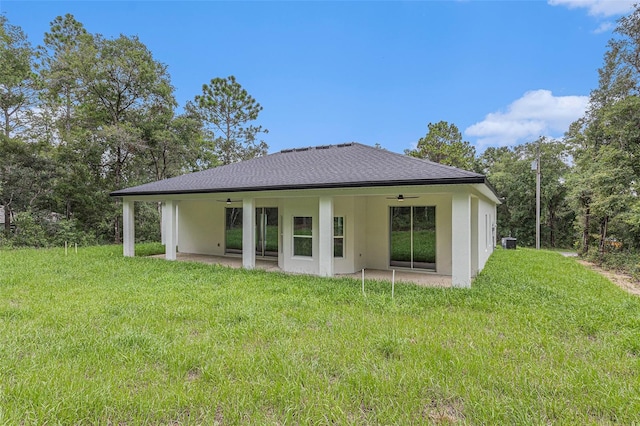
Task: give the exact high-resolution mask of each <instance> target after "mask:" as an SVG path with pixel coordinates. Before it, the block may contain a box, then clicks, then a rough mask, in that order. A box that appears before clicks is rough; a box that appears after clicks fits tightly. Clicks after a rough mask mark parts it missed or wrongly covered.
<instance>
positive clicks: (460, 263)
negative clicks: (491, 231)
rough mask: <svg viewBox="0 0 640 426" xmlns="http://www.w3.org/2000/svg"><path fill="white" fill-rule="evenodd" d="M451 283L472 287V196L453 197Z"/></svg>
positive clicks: (455, 195) (455, 285)
mask: <svg viewBox="0 0 640 426" xmlns="http://www.w3.org/2000/svg"><path fill="white" fill-rule="evenodd" d="M451 259H452V260H451V262H452V265H451V266H452V268H451V269H452V270H451V284H452V285H453V286H454V287H471V196H470V195H469V194H453V197H452V199H451Z"/></svg>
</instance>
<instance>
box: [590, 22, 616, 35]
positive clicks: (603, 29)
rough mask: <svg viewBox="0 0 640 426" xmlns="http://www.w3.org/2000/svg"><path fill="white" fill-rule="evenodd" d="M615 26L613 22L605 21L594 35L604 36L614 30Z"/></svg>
mask: <svg viewBox="0 0 640 426" xmlns="http://www.w3.org/2000/svg"><path fill="white" fill-rule="evenodd" d="M613 26H614V24H613V22H611V21H605V22H603V23H601V24H600V25H599V26H598V28H596V29H595V30H593V32H594V34H602V33H606V32H607V31H609V30H611V29H612V28H613Z"/></svg>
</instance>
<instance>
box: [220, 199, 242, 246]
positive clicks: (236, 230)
mask: <svg viewBox="0 0 640 426" xmlns="http://www.w3.org/2000/svg"><path fill="white" fill-rule="evenodd" d="M225 223H226V224H225V237H224V238H225V245H224V251H225V253H242V207H239V208H238V207H227V208H226V211H225Z"/></svg>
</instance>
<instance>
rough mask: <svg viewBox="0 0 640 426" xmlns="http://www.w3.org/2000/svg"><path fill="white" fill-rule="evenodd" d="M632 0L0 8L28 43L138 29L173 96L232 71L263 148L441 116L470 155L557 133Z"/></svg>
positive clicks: (366, 135)
mask: <svg viewBox="0 0 640 426" xmlns="http://www.w3.org/2000/svg"><path fill="white" fill-rule="evenodd" d="M632 3H633V1H615V0H548V1H547V0H538V1H517V0H512V1H476V0H468V1H444V0H443V1H412V2H399V1H394V2H380V1H378V2H366V1H356V2H342V1H336V2H310V1H304V2H302V1H300V2H296V1H288V2H271V1H261V2H244V1H240V2H218V1H193V2H190V1H181V2H177V1H137V2H129V1H110V2H101V1H74V2H65V1H46V2H38V1H24V0H23V1H13V0H0V13H4V14H5V15H6V16H7V18H8V19H9V22H10V23H11V24H13V25H18V26H20V27H22V29H23V30H24V31H25V32H26V33H27V35H28V36H29V39H30V41H31V43H32V44H34V45H37V44H40V43H42V38H43V34H44V32H45V31H48V29H49V23H50V22H51V21H52V20H53V19H54V18H55V17H56V16H58V15H64V14H65V13H71V14H73V15H74V16H75V17H76V19H77V20H78V21H80V22H82V23H83V24H84V26H85V27H86V29H87V30H88V31H89V32H91V33H100V34H103V35H104V36H106V37H117V36H118V35H119V34H125V35H137V36H139V37H140V39H141V41H142V42H143V43H145V44H146V45H147V46H148V47H149V49H150V50H151V51H152V52H153V54H154V57H155V59H156V60H158V61H160V62H162V63H165V64H167V65H168V67H169V73H170V74H171V78H172V84H173V85H174V86H175V89H176V91H175V94H176V97H177V99H178V102H179V103H180V104H181V105H184V103H185V102H186V101H187V100H190V99H193V97H194V96H195V95H197V94H199V93H200V92H201V87H202V84H204V83H208V82H209V81H210V80H211V79H212V78H214V77H226V76H228V75H235V76H236V78H237V80H238V82H239V83H240V84H242V86H243V87H244V88H246V89H247V90H248V92H249V93H250V94H251V95H252V96H253V97H254V98H256V100H257V101H258V102H260V103H261V104H262V106H263V107H264V110H263V112H262V113H261V115H260V119H259V121H260V124H262V125H263V126H265V127H266V128H268V129H269V134H267V135H265V136H264V137H263V139H264V140H265V141H266V142H267V143H268V144H269V146H270V149H269V151H270V152H275V151H279V150H281V149H285V148H292V147H301V146H313V145H324V144H336V143H342V142H351V141H356V142H361V143H364V144H369V145H373V144H375V143H379V144H380V145H382V146H383V147H384V148H386V149H389V150H391V151H395V152H402V151H404V150H405V149H407V148H412V147H413V146H415V143H416V142H417V141H418V139H419V138H420V137H422V136H424V135H425V133H426V131H427V124H428V123H430V122H437V121H440V120H445V121H448V122H450V123H454V124H456V125H457V126H458V127H459V128H460V130H461V131H462V132H463V137H464V138H465V140H468V141H470V142H471V143H472V144H474V145H475V146H476V147H477V150H478V151H479V152H481V151H483V150H484V149H485V148H486V147H488V146H504V145H510V146H511V145H514V144H518V143H523V142H527V141H532V140H535V139H536V138H537V137H538V136H550V137H559V136H562V134H563V133H564V131H566V129H567V128H568V125H569V123H571V122H572V121H573V120H575V119H576V118H578V117H580V116H581V115H582V114H583V112H584V110H585V108H586V105H587V101H588V95H589V93H590V92H591V90H593V89H594V88H596V87H597V84H598V73H597V69H598V68H599V67H600V66H601V65H602V58H603V54H604V52H605V50H606V47H607V42H608V40H609V39H610V38H611V37H612V36H613V34H612V30H613V28H614V25H615V20H616V19H618V18H619V17H620V16H622V14H626V13H628V12H629V11H630V10H631V8H632Z"/></svg>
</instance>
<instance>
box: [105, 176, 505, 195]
mask: <svg viewBox="0 0 640 426" xmlns="http://www.w3.org/2000/svg"><path fill="white" fill-rule="evenodd" d="M478 183H480V184H486V185H487V186H489V188H491V190H492V191H493V192H494V193H495V190H494V189H493V188H492V187H491V185H490V184H489V183H488V182H487V179H486V177H485V176H470V177H464V178H440V179H417V180H416V179H412V180H393V181H363V182H337V183H317V184H307V185H274V186H254V187H246V188H242V187H240V188H238V187H235V188H215V189H183V190H177V191H126V190H125V191H113V192H111V193H110V194H109V196H111V197H129V196H141V195H183V194H219V193H232V192H262V191H286V190H294V189H298V190H299V189H331V188H336V189H337V188H369V187H374V186H386V187H388V186H418V185H465V184H478Z"/></svg>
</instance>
